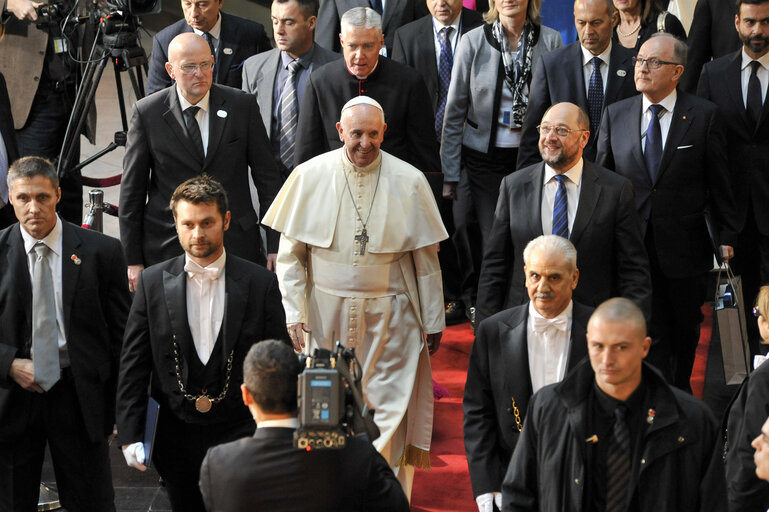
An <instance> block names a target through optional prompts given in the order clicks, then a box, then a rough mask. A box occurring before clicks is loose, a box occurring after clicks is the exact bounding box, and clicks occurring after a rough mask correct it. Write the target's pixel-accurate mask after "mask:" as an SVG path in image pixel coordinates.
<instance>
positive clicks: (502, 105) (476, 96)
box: [441, 0, 561, 306]
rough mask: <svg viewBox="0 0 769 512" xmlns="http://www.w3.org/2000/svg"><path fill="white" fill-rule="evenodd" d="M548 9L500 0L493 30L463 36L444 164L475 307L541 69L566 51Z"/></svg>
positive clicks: (489, 25) (533, 0)
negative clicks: (543, 18)
mask: <svg viewBox="0 0 769 512" xmlns="http://www.w3.org/2000/svg"><path fill="white" fill-rule="evenodd" d="M540 5H541V0H528V2H526V1H523V2H517V3H513V2H510V1H509V0H492V1H491V2H490V7H489V10H488V12H486V13H485V14H484V20H485V21H486V23H484V24H483V25H481V26H480V27H478V28H475V29H473V30H471V31H469V32H467V33H466V34H465V35H464V36H462V39H461V40H460V41H459V45H458V46H457V51H456V55H455V56H454V66H453V68H452V73H451V85H450V86H449V92H448V97H447V102H446V114H445V117H444V121H443V138H442V142H441V165H442V168H443V175H444V196H446V197H451V198H452V199H456V202H455V203H454V223H455V227H456V231H455V235H454V241H455V244H456V245H457V251H458V257H459V264H460V268H462V269H463V272H465V273H466V275H465V276H464V277H465V283H464V285H463V289H464V290H465V297H464V299H465V301H466V302H468V301H469V302H470V303H471V304H474V302H475V301H474V299H475V296H474V291H473V292H469V291H468V290H469V289H473V290H474V289H475V287H476V286H477V274H476V277H475V280H476V283H475V284H470V283H468V282H467V281H468V280H470V281H471V280H473V277H472V273H473V272H472V271H473V269H474V270H475V272H476V273H477V272H479V271H480V263H481V262H480V255H479V249H480V247H478V245H479V242H480V244H483V243H485V240H486V238H487V237H488V234H489V232H490V230H491V224H492V221H493V218H494V208H495V206H496V204H497V194H498V192H499V184H500V183H501V181H502V178H503V177H504V176H505V175H507V174H509V173H510V172H512V171H513V170H515V162H516V158H517V154H518V145H519V143H520V137H521V123H522V121H523V116H524V114H525V113H526V107H527V105H528V96H529V83H530V82H531V74H532V71H533V68H534V65H535V64H536V62H537V61H538V60H539V57H540V56H541V55H542V54H544V53H547V52H549V51H552V50H554V49H556V48H559V47H560V46H561V35H560V34H559V33H558V32H556V31H555V30H553V29H551V28H549V27H545V26H543V25H542V24H541V22H540V17H539V9H540ZM476 220H477V223H478V225H479V226H480V237H481V240H480V241H479V240H478V236H477V233H475V231H476V230H477V228H475V221H476ZM469 226H472V227H471V228H470V231H469V232H468V227H469ZM473 228H474V229H473ZM469 294H472V295H473V296H472V297H467V295H469ZM468 306H469V304H468Z"/></svg>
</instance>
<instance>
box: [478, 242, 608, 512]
mask: <svg viewBox="0 0 769 512" xmlns="http://www.w3.org/2000/svg"><path fill="white" fill-rule="evenodd" d="M523 261H524V266H523V268H524V272H525V273H526V289H527V290H528V294H529V299H530V302H529V303H528V304H523V305H520V306H516V307H514V308H511V309H506V310H504V311H500V312H499V313H497V314H496V315H493V316H491V317H489V318H487V319H486V320H484V321H483V322H481V324H480V325H479V326H478V333H477V335H476V338H475V343H473V349H472V352H471V353H470V363H469V366H468V369H467V384H466V386H465V396H464V401H463V404H464V412H465V417H464V437H465V452H466V454H467V464H468V466H469V468H470V480H471V481H472V484H473V495H474V496H475V500H476V502H477V504H478V510H479V512H491V511H492V506H493V503H494V502H495V503H496V505H497V507H498V508H501V506H502V495H501V490H502V478H503V477H504V475H505V470H506V469H507V464H508V462H509V461H510V457H511V456H512V454H513V450H514V449H515V445H516V443H517V441H518V438H519V436H520V432H521V429H522V428H523V422H524V419H525V413H526V409H527V406H528V403H529V399H530V398H531V395H532V394H533V393H535V392H536V391H537V390H539V389H540V388H542V387H543V386H545V385H547V384H552V383H554V382H559V381H560V380H561V379H563V377H564V375H565V374H566V372H567V371H568V370H569V369H571V368H573V367H575V366H576V365H577V363H578V362H579V361H581V360H582V359H583V358H584V356H586V355H587V342H586V341H585V331H586V329H587V322H588V320H589V318H590V315H591V313H592V312H593V308H591V307H588V306H584V305H582V304H579V303H576V302H574V301H573V300H572V292H573V291H574V289H575V288H576V287H577V282H578V280H579V269H577V250H576V249H575V248H574V245H572V243H571V242H569V241H568V240H567V239H565V238H563V237H560V236H557V235H542V236H539V237H537V238H535V239H534V240H532V241H531V242H529V243H528V244H527V245H526V248H525V249H524V251H523Z"/></svg>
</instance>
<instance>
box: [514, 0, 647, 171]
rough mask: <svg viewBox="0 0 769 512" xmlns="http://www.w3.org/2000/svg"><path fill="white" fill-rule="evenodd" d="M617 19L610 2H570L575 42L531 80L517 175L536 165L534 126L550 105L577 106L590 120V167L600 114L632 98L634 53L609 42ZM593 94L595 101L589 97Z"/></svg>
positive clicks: (550, 57)
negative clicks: (617, 103) (522, 169)
mask: <svg viewBox="0 0 769 512" xmlns="http://www.w3.org/2000/svg"><path fill="white" fill-rule="evenodd" d="M617 19H618V18H617V10H616V9H615V8H614V4H613V2H612V0H577V1H576V2H574V24H575V26H576V27H577V35H578V36H579V41H576V42H574V43H572V44H570V45H568V46H565V47H564V48H561V49H559V50H555V51H552V52H550V53H548V54H546V55H543V56H542V58H541V59H540V61H539V63H538V64H537V65H536V67H535V68H534V74H533V75H532V77H531V86H530V87H529V91H530V93H529V108H528V110H526V117H525V118H524V120H523V127H522V128H521V130H522V132H521V146H520V148H519V149H518V164H517V165H518V168H519V169H521V168H523V167H526V166H527V165H531V164H534V163H537V162H539V161H540V155H539V151H538V149H537V139H538V135H537V125H538V124H539V120H540V119H542V116H543V115H544V114H545V111H546V110H547V109H548V108H549V107H550V105H555V104H556V103H561V102H564V101H567V102H569V103H574V104H576V105H578V106H579V107H580V108H581V109H582V110H584V111H585V112H586V113H587V114H588V116H589V117H590V139H588V142H587V146H585V150H584V153H583V156H584V157H585V159H586V160H589V161H591V162H592V161H594V160H595V144H596V140H598V127H599V126H600V121H601V113H602V112H603V109H604V108H605V107H606V106H607V105H611V104H612V103H614V102H615V101H619V100H622V99H625V98H628V97H630V96H633V95H635V94H636V90H635V84H634V83H633V56H634V55H635V52H634V51H633V50H631V49H629V48H625V47H624V46H622V45H621V44H613V43H612V41H611V38H612V34H613V33H614V26H615V25H616V24H617ZM595 59H598V60H595ZM596 65H597V69H598V72H597V73H596ZM593 91H595V93H596V95H595V96H593V95H592V94H591V93H592V92H593Z"/></svg>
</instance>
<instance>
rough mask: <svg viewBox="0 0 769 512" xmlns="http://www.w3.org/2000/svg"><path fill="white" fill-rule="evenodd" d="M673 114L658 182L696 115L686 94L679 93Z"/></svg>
mask: <svg viewBox="0 0 769 512" xmlns="http://www.w3.org/2000/svg"><path fill="white" fill-rule="evenodd" d="M672 116H673V118H672V119H671V120H670V130H668V137H667V140H666V142H665V149H664V150H663V151H662V160H661V161H660V168H659V172H657V182H659V180H660V178H662V175H663V174H665V171H667V167H668V165H669V164H670V161H671V160H672V159H673V155H675V154H676V150H677V149H678V145H679V143H680V142H681V139H683V137H684V135H686V132H687V131H688V130H689V126H691V124H692V120H693V119H694V116H695V113H694V112H693V111H692V109H691V106H690V105H688V102H687V101H686V96H684V95H683V94H681V93H679V94H678V99H677V100H676V106H675V107H674V108H673V114H672Z"/></svg>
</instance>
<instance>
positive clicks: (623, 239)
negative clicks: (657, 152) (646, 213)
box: [476, 103, 651, 320]
mask: <svg viewBox="0 0 769 512" xmlns="http://www.w3.org/2000/svg"><path fill="white" fill-rule="evenodd" d="M588 127H589V119H588V117H587V114H585V112H583V111H582V109H580V108H579V107H578V106H577V105H574V104H572V103H558V104H556V105H553V106H552V107H550V109H549V110H548V111H547V112H546V113H545V115H544V117H543V118H542V123H541V124H540V125H539V126H538V127H537V128H538V130H539V133H540V137H539V150H540V154H541V156H542V160H543V162H541V163H538V164H534V165H531V166H529V167H527V168H525V169H521V170H520V171H516V172H514V173H512V174H509V175H508V176H506V177H505V178H504V180H503V181H502V186H501V187H500V191H499V200H498V202H497V210H496V213H495V214H494V224H493V225H492V228H491V236H490V237H489V243H488V244H487V245H486V249H485V252H484V255H483V266H482V267H481V276H480V281H479V284H478V303H477V309H476V315H477V318H479V319H481V320H482V319H483V318H486V317H488V316H491V315H493V314H494V313H497V312H498V311H501V310H503V309H507V308H511V307H513V306H518V305H520V304H523V303H524V302H526V299H527V296H526V294H525V293H524V283H525V282H526V276H525V273H524V271H523V265H522V263H523V249H524V247H526V244H528V243H529V241H530V240H533V239H534V238H537V237H538V236H540V235H543V234H554V235H560V236H563V237H564V238H568V239H569V240H570V241H571V243H572V244H574V246H575V247H576V248H577V267H578V268H579V271H580V286H579V287H578V288H577V289H576V290H575V292H574V300H575V301H577V302H580V303H582V304H585V305H587V306H597V305H598V304H600V303H601V302H602V301H604V300H606V299H608V298H609V297H614V296H617V295H620V296H623V297H627V298H630V299H632V300H634V301H635V302H636V303H637V304H639V305H640V307H641V308H642V309H644V310H645V311H649V310H650V309H651V304H650V300H651V285H650V282H649V263H648V260H647V259H646V251H645V250H644V246H643V241H642V239H641V229H640V225H639V222H638V214H637V213H636V210H635V202H634V199H633V187H632V186H631V184H630V181H628V180H627V179H625V178H623V177H621V176H618V175H617V174H615V173H613V172H611V171H608V170H607V169H604V168H602V167H599V166H597V165H595V164H593V163H591V162H590V161H588V160H585V159H584V158H583V157H582V151H583V149H584V148H585V146H586V145H587V141H588V139H589V137H590V133H589V128H588Z"/></svg>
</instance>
